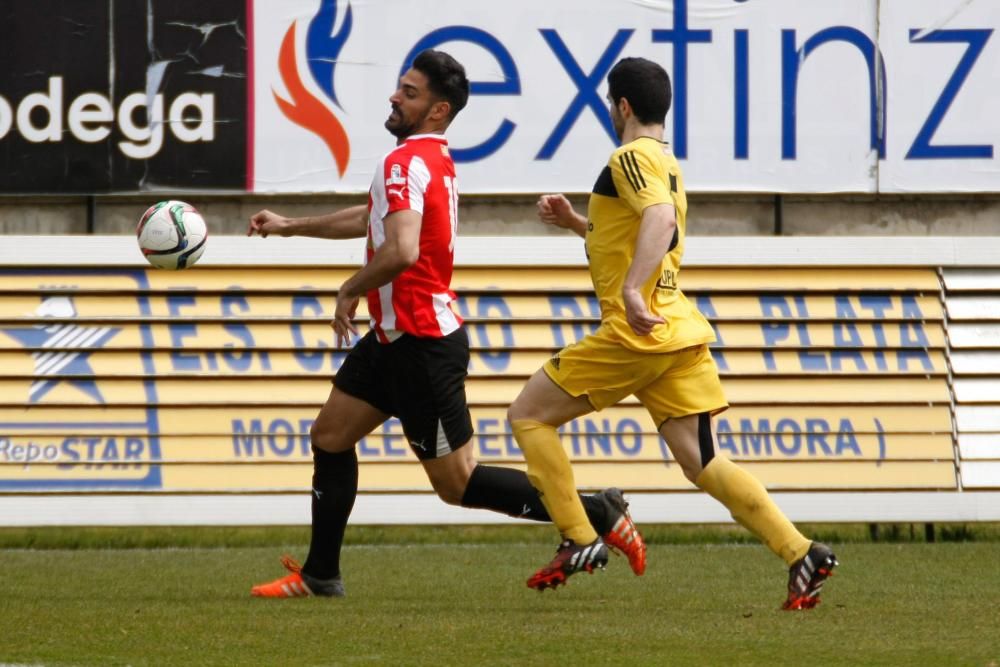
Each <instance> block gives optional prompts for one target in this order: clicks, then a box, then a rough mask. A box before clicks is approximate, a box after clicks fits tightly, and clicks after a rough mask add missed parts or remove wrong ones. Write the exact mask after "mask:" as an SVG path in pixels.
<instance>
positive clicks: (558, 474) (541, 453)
mask: <svg viewBox="0 0 1000 667" xmlns="http://www.w3.org/2000/svg"><path fill="white" fill-rule="evenodd" d="M510 428H511V430H512V431H514V437H515V438H516V439H517V444H518V445H519V446H520V447H521V451H523V452H524V460H525V461H527V462H528V481H530V482H531V485H532V486H533V487H535V488H536V489H538V491H539V492H540V493H541V497H542V503H543V504H544V505H545V509H547V510H548V511H549V516H550V517H552V523H554V524H555V525H556V527H557V528H559V532H560V533H562V535H563V537H565V538H567V539H570V540H573V541H574V542H576V543H577V544H590V543H591V542H593V541H594V540H596V539H597V533H596V532H595V531H594V527H593V526H591V525H590V520H589V519H588V518H587V513H586V512H585V511H584V509H583V503H582V502H580V496H579V495H578V494H577V492H576V481H575V480H574V479H573V467H572V466H571V465H570V462H569V457H568V456H566V451H565V450H564V449H563V447H562V443H560V442H559V434H558V433H557V432H556V428H555V427H554V426H550V425H548V424H543V423H541V422H536V421H532V420H530V419H516V420H514V421H513V422H511V425H510Z"/></svg>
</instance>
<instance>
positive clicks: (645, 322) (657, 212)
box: [622, 204, 677, 336]
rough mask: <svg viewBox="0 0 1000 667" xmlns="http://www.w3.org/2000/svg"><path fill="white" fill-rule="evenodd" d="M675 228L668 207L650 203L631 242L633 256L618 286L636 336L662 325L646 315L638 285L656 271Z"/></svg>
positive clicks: (645, 307)
mask: <svg viewBox="0 0 1000 667" xmlns="http://www.w3.org/2000/svg"><path fill="white" fill-rule="evenodd" d="M676 228H677V218H676V217H675V214H674V207H673V206H672V205H671V204H654V205H652V206H648V207H646V208H645V209H644V210H643V212H642V222H641V223H640V224H639V234H638V235H637V236H636V239H635V254H634V255H633V257H632V264H631V265H630V266H629V269H628V273H627V274H625V282H624V283H623V285H622V300H623V301H624V302H625V319H626V320H627V321H628V324H629V326H630V327H631V328H632V331H634V332H635V333H636V334H637V335H639V336H646V335H649V334H650V333H651V332H652V331H653V327H655V326H656V325H658V324H663V318H662V317H658V316H656V315H654V314H653V313H651V312H649V307H648V305H647V304H646V299H645V298H644V297H643V295H642V286H643V284H644V283H645V282H646V281H647V280H649V278H650V276H652V275H653V274H654V273H657V272H659V270H660V265H661V262H662V261H663V256H664V255H665V254H667V251H668V250H669V249H670V242H671V241H672V240H673V238H674V230H675V229H676Z"/></svg>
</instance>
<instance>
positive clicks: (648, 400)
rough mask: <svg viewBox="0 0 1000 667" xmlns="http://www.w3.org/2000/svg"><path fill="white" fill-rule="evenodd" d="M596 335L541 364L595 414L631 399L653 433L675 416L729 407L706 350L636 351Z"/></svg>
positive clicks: (715, 367) (716, 368)
mask: <svg viewBox="0 0 1000 667" xmlns="http://www.w3.org/2000/svg"><path fill="white" fill-rule="evenodd" d="M601 334H602V331H601V330H598V331H597V332H595V333H594V334H591V335H589V336H586V337H585V338H584V339H583V340H581V341H579V342H578V343H574V344H573V345H569V346H567V347H564V348H563V349H562V350H560V351H559V352H557V353H556V354H555V356H553V357H552V358H551V359H549V360H548V361H547V362H545V365H544V366H543V368H544V369H545V373H546V374H547V375H548V376H549V377H550V378H551V379H552V381H553V382H555V383H556V384H557V385H559V387H561V388H562V389H563V391H565V392H566V393H568V394H570V395H571V396H586V397H587V400H589V401H590V404H591V405H592V406H594V409H595V410H603V409H604V408H606V407H608V406H611V405H614V404H615V403H618V402H619V401H620V400H622V399H623V398H625V397H626V396H629V395H631V394H635V396H636V398H638V399H639V402H640V403H642V405H643V407H645V408H646V410H647V411H648V412H649V415H650V416H651V417H652V418H653V423H655V424H656V428H659V427H660V426H661V425H662V424H663V422H665V421H666V420H668V419H671V418H676V417H686V416H687V415H696V414H701V413H702V412H710V413H712V414H716V413H718V412H722V411H723V410H725V409H726V408H728V407H729V403H728V402H727V401H726V396H725V394H724V393H723V391H722V382H721V381H720V380H719V368H718V367H717V366H716V365H715V360H714V359H713V358H712V353H711V352H710V351H709V349H708V345H696V346H694V347H688V348H685V349H683V350H678V351H676V352H654V353H649V352H636V351H634V350H630V349H628V348H626V347H624V346H622V345H621V344H619V343H617V342H616V341H614V340H613V339H610V338H607V337H604V336H602V335H601Z"/></svg>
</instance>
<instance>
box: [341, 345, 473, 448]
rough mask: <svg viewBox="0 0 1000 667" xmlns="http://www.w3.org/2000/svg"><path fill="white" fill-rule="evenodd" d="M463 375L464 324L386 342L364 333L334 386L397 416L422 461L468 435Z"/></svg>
mask: <svg viewBox="0 0 1000 667" xmlns="http://www.w3.org/2000/svg"><path fill="white" fill-rule="evenodd" d="M468 374H469V337H468V335H466V333H465V329H463V328H459V329H457V330H456V331H454V332H452V333H450V334H448V335H447V336H445V337H443V338H420V337H417V336H411V335H410V334H403V335H402V336H400V337H399V338H397V339H396V340H395V341H393V342H391V343H386V344H383V343H380V342H378V339H377V338H376V337H375V334H374V332H371V331H369V332H368V333H367V334H365V336H364V337H363V338H362V339H361V340H360V341H358V344H357V345H355V346H354V348H353V349H351V351H350V353H349V354H348V355H347V358H346V359H345V360H344V364H343V365H342V366H341V367H340V370H339V371H337V376H336V377H335V378H334V379H333V384H334V385H335V386H336V387H337V389H339V390H341V391H342V392H344V393H345V394H349V395H351V396H353V397H354V398H359V399H361V400H362V401H364V402H366V403H368V404H370V405H372V406H374V407H375V408H376V409H378V410H381V411H382V412H385V413H388V414H390V415H393V416H394V417H398V418H399V421H400V422H401V423H402V425H403V433H404V434H405V435H406V439H407V440H408V441H409V442H410V448H411V449H413V453H414V454H416V455H417V458H418V459H420V460H427V459H435V458H438V457H441V456H444V455H445V454H449V453H451V452H453V451H455V450H456V449H458V448H459V447H461V446H462V445H464V444H466V443H467V442H469V440H471V439H472V417H471V416H470V415H469V405H468V403H467V402H466V399H465V377H466V376H467V375H468Z"/></svg>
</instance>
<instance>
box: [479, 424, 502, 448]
mask: <svg viewBox="0 0 1000 667" xmlns="http://www.w3.org/2000/svg"><path fill="white" fill-rule="evenodd" d="M499 427H500V421H499V420H498V419H478V420H476V440H477V441H478V444H479V454H480V455H481V456H501V455H502V454H503V452H502V451H500V447H499V446H497V447H496V448H494V447H491V446H490V445H489V443H490V442H492V441H494V440H497V439H498V438H499V437H500V436H499V434H497V433H491V431H494V430H499Z"/></svg>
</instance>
